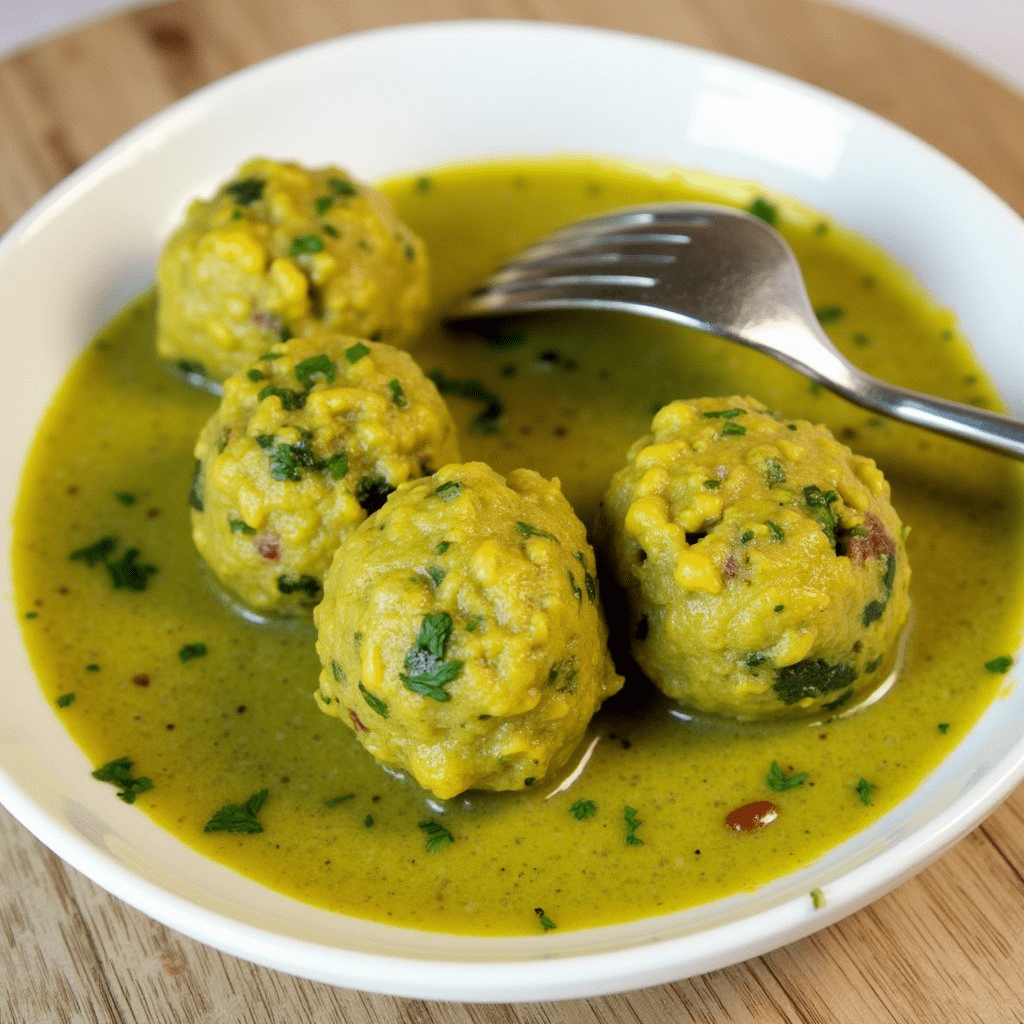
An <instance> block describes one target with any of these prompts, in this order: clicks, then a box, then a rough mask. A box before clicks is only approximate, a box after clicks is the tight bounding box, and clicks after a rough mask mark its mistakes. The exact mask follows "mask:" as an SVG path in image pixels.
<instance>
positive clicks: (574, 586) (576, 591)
mask: <svg viewBox="0 0 1024 1024" xmlns="http://www.w3.org/2000/svg"><path fill="white" fill-rule="evenodd" d="M565 574H566V576H568V577H569V587H570V589H571V590H572V596H573V597H575V598H576V603H577V604H580V605H581V604H583V591H582V590H580V587H579V584H578V583H577V582H576V577H575V576H573V574H572V569H566V570H565Z"/></svg>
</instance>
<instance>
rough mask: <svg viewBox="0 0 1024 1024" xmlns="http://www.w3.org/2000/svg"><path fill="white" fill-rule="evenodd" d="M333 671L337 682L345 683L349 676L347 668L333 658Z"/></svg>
mask: <svg viewBox="0 0 1024 1024" xmlns="http://www.w3.org/2000/svg"><path fill="white" fill-rule="evenodd" d="M331 673H332V674H333V676H334V681H335V682H336V683H343V682H345V681H346V680H347V679H348V676H346V675H345V670H344V669H343V668H342V667H341V666H340V665H339V664H338V663H337V662H336V661H334V660H333V659H332V660H331Z"/></svg>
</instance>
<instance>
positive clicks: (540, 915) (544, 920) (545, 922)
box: [533, 907, 558, 932]
mask: <svg viewBox="0 0 1024 1024" xmlns="http://www.w3.org/2000/svg"><path fill="white" fill-rule="evenodd" d="M533 912H534V913H535V914H536V915H537V919H538V920H539V921H540V926H541V928H543V929H544V931H546V932H549V931H551V930H552V929H554V928H557V927H558V925H557V924H555V922H554V921H552V920H551V918H550V917H548V915H547V914H545V913H544V908H543V907H534V908H533Z"/></svg>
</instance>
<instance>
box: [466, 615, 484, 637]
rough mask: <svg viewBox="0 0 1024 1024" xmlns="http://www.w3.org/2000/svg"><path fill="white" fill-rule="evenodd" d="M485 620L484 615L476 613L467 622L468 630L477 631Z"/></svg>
mask: <svg viewBox="0 0 1024 1024" xmlns="http://www.w3.org/2000/svg"><path fill="white" fill-rule="evenodd" d="M483 621H484V617H483V616H482V615H474V616H473V617H472V618H471V619H469V620H468V621H467V622H466V632H467V633H475V632H476V631H477V630H478V629H479V628H480V625H481V623H482V622H483Z"/></svg>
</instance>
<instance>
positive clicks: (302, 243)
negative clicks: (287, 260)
mask: <svg viewBox="0 0 1024 1024" xmlns="http://www.w3.org/2000/svg"><path fill="white" fill-rule="evenodd" d="M323 249H324V240H323V239H322V238H321V237H320V236H319V235H300V236H299V237H298V238H294V239H292V244H291V245H290V246H289V247H288V255H289V256H302V255H305V254H311V253H316V252H323Z"/></svg>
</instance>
